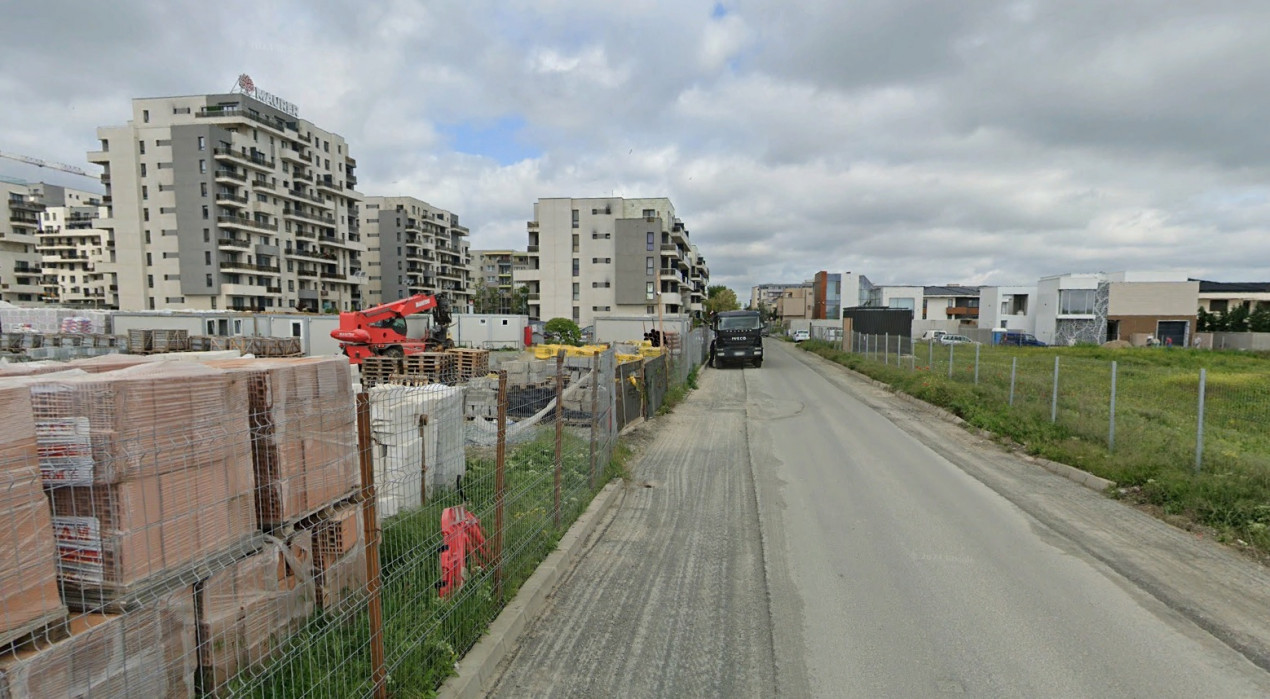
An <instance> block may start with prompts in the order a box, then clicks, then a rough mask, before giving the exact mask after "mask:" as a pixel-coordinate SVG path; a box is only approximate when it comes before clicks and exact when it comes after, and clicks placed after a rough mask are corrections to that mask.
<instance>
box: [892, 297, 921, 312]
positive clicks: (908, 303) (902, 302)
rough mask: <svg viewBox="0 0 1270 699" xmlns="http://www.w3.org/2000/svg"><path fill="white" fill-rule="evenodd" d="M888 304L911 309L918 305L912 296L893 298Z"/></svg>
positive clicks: (893, 306)
mask: <svg viewBox="0 0 1270 699" xmlns="http://www.w3.org/2000/svg"><path fill="white" fill-rule="evenodd" d="M887 305H888V306H889V307H890V308H904V309H908V310H910V311H911V310H913V309H914V307H915V306H916V304H915V303H914V300H913V298H912V297H904V298H893V299H891V300H890V301H889V302H888V303H887Z"/></svg>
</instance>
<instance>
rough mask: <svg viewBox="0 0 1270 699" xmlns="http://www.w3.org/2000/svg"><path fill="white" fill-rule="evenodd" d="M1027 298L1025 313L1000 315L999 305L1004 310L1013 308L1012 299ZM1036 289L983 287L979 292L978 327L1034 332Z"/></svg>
mask: <svg viewBox="0 0 1270 699" xmlns="http://www.w3.org/2000/svg"><path fill="white" fill-rule="evenodd" d="M1018 295H1026V296H1027V313H1008V312H1007V313H1002V312H1001V304H1002V303H1005V304H1006V310H1007V311H1009V310H1010V309H1012V308H1013V301H1014V297H1015V296H1018ZM1036 309H1037V287H1035V286H985V287H983V288H981V289H980V290H979V327H980V328H984V329H986V330H995V329H996V328H1000V327H1003V326H1002V323H1004V327H1005V328H1006V329H1008V330H1022V331H1023V332H1029V333H1035V332H1036Z"/></svg>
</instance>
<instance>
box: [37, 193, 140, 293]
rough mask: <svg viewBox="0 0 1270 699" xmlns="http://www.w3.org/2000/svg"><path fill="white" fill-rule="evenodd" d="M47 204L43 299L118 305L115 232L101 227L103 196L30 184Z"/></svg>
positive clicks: (41, 249) (42, 218)
mask: <svg viewBox="0 0 1270 699" xmlns="http://www.w3.org/2000/svg"><path fill="white" fill-rule="evenodd" d="M32 196H34V197H35V198H36V199H37V200H38V201H40V202H41V203H42V204H43V205H44V211H42V212H41V213H40V231H39V233H38V234H37V235H38V238H39V242H38V244H37V250H38V251H39V253H40V265H41V267H42V268H43V272H44V300H45V301H46V302H48V303H55V304H58V305H61V306H79V307H83V308H118V307H119V280H118V265H117V263H116V262H115V243H114V239H113V237H112V232H111V231H109V230H107V229H104V228H100V227H98V225H97V224H98V221H99V220H101V219H102V218H104V217H106V216H107V212H108V209H107V208H106V207H105V206H104V205H102V197H101V195H100V194H97V193H94V192H86V191H83V190H78V189H71V188H68V187H60V186H57V185H51V184H43V183H42V184H39V185H33V186H32Z"/></svg>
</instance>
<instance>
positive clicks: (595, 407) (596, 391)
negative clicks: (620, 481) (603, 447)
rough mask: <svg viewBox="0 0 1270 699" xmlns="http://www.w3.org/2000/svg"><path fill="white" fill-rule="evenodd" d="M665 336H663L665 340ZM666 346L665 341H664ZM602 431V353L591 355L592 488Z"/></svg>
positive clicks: (592, 486) (592, 487)
mask: <svg viewBox="0 0 1270 699" xmlns="http://www.w3.org/2000/svg"><path fill="white" fill-rule="evenodd" d="M664 339H665V337H664V336H663V340H664ZM662 346H663V347H665V342H663V343H662ZM599 431H600V355H598V354H593V355H591V489H592V490H594V489H595V480H596V475H597V474H596V467H595V448H596V442H597V441H598V439H599V437H598V435H599Z"/></svg>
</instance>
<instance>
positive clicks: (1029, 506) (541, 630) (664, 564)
mask: <svg viewBox="0 0 1270 699" xmlns="http://www.w3.org/2000/svg"><path fill="white" fill-rule="evenodd" d="M768 348H769V349H768V357H767V361H766V362H765V364H764V367H763V368H762V369H758V370H755V369H744V370H741V369H725V370H710V371H706V372H704V374H703V377H702V384H701V389H700V390H698V391H696V392H695V393H693V394H692V395H691V397H690V398H689V400H688V401H686V402H685V403H684V404H683V405H682V406H681V407H680V408H679V409H678V410H676V412H675V414H674V415H673V416H672V417H670V418H667V419H665V420H664V421H663V422H664V424H663V425H662V426H660V428H659V430H658V431H657V433H656V437H655V440H654V441H653V442H652V443H651V444H650V445H649V447H648V449H647V451H646V452H645V453H644V455H643V458H642V459H641V460H640V463H639V464H637V465H636V478H635V480H636V484H635V485H636V487H633V488H631V489H629V490H628V492H627V494H626V496H625V500H624V502H623V503H622V505H621V506H620V507H619V508H617V509H616V510H615V512H614V514H613V515H611V521H609V522H607V523H606V524H605V526H603V527H602V528H601V530H600V531H599V532H598V533H597V535H596V537H595V538H594V540H593V542H591V545H592V549H591V550H590V552H589V553H588V554H587V555H586V556H585V557H584V558H583V559H582V560H581V561H580V562H579V564H578V566H577V568H576V569H575V570H574V572H573V573H572V574H571V575H570V576H569V577H568V578H567V579H566V580H565V581H564V582H563V584H562V585H561V587H560V589H559V590H558V591H557V593H556V595H555V596H554V599H553V601H552V604H551V605H550V606H549V608H548V610H547V611H546V612H545V613H544V614H543V616H542V617H541V618H540V619H539V620H538V621H537V622H536V623H535V624H534V625H533V626H532V628H531V630H530V631H529V632H528V633H527V634H526V636H525V637H524V638H523V639H522V640H521V642H520V644H519V646H518V648H517V650H516V651H515V653H514V654H513V655H512V656H511V658H510V659H509V661H508V662H507V663H505V664H504V666H503V668H502V675H501V677H500V679H499V681H498V684H497V685H496V687H495V690H494V692H493V693H494V694H495V695H497V696H578V697H581V696H624V697H643V696H649V697H651V696H755V697H758V696H773V695H783V696H825V697H839V696H860V697H925V696H940V695H957V694H962V695H968V696H977V697H986V696H1003V697H1023V696H1026V697H1085V696H1089V697H1094V696H1098V697H1103V696H1116V697H1120V696H1133V697H1199V696H1205V697H1243V696H1248V697H1253V696H1270V673H1267V672H1266V671H1265V670H1264V669H1263V668H1266V667H1270V601H1268V597H1270V576H1267V575H1266V571H1265V570H1264V569H1263V568H1260V567H1259V566H1257V565H1256V564H1253V563H1250V562H1248V561H1245V560H1243V559H1241V558H1238V557H1237V556H1234V555H1232V554H1230V553H1229V552H1226V551H1225V550H1223V549H1221V547H1219V546H1217V545H1215V544H1213V543H1211V542H1208V541H1197V540H1195V538H1194V537H1193V536H1191V535H1188V534H1186V533H1184V532H1181V531H1179V530H1176V529H1173V528H1171V527H1169V526H1168V525H1165V524H1163V523H1160V522H1157V521H1155V520H1153V519H1151V518H1149V517H1147V516H1145V515H1142V514H1141V513H1138V512H1136V511H1133V510H1131V509H1129V508H1127V507H1125V506H1123V505H1121V504H1120V503H1116V502H1113V501H1110V500H1108V499H1107V498H1105V497H1104V496H1102V495H1100V494H1098V493H1094V492H1092V491H1089V490H1087V489H1085V488H1083V487H1081V486H1078V485H1076V484H1073V483H1071V482H1070V481H1066V480H1064V479H1061V478H1059V477H1057V476H1054V475H1053V474H1050V473H1049V472H1046V471H1043V470H1041V469H1040V468H1039V467H1037V466H1035V465H1033V464H1029V463H1026V462H1025V461H1022V460H1020V459H1019V458H1018V457H1016V456H1013V455H1010V454H1006V453H1005V452H1003V451H1002V450H1000V449H999V448H997V447H995V446H993V445H991V444H989V443H987V442H985V441H984V440H982V439H981V438H978V437H976V436H974V435H972V434H971V433H969V432H967V431H966V430H963V429H961V428H958V427H955V426H953V425H950V424H948V423H946V422H943V421H941V420H939V419H937V418H935V417H933V416H932V414H931V413H930V412H929V411H927V410H925V409H922V408H919V407H917V406H915V405H913V404H911V403H908V402H906V401H903V400H900V399H897V398H896V397H894V396H892V395H890V394H888V393H886V392H885V391H882V390H880V389H878V388H876V387H873V386H872V385H870V384H868V383H866V382H863V381H861V380H860V379H858V378H854V377H852V376H849V375H848V374H847V373H846V372H844V371H842V370H841V369H840V368H838V367H835V366H833V365H829V364H828V363H827V362H823V361H822V360H819V358H816V357H813V356H810V355H808V354H806V353H803V352H801V351H799V350H796V349H794V348H793V347H792V346H789V345H785V344H783V343H778V342H774V341H769V342H768ZM642 481H649V484H650V485H652V486H653V487H641V486H640V482H642Z"/></svg>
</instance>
